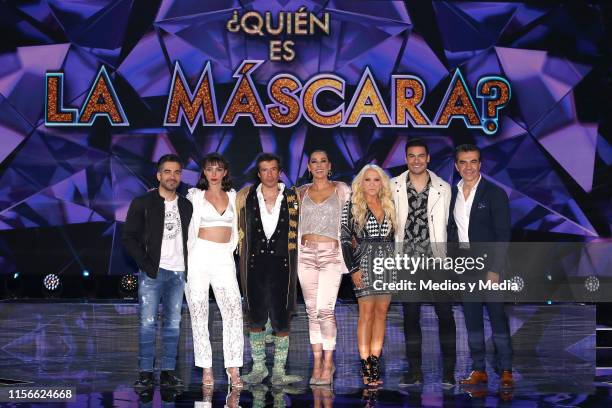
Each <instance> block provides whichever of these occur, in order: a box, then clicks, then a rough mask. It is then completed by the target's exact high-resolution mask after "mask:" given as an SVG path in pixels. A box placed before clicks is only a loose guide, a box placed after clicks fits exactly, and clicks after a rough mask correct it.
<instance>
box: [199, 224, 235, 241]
mask: <svg viewBox="0 0 612 408" xmlns="http://www.w3.org/2000/svg"><path fill="white" fill-rule="evenodd" d="M198 238H200V239H204V240H206V241H212V242H216V243H219V244H226V243H228V242H230V239H231V238H232V229H231V228H230V227H206V228H200V230H199V231H198Z"/></svg>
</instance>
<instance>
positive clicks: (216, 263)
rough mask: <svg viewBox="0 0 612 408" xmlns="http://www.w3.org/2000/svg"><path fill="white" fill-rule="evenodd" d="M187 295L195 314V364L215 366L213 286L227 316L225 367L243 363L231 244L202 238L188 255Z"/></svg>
mask: <svg viewBox="0 0 612 408" xmlns="http://www.w3.org/2000/svg"><path fill="white" fill-rule="evenodd" d="M188 268H189V274H188V276H187V284H186V285H185V295H186V297H187V304H188V305H189V314H190V315H191V329H192V331H193V352H194V355H195V365H196V366H198V367H203V368H210V367H212V349H211V347H210V334H209V332H208V314H209V313H208V311H209V290H210V289H209V288H210V286H212V288H213V292H214V294H215V299H216V301H217V306H219V310H220V311H221V319H222V320H223V360H224V363H225V367H242V353H243V349H244V334H243V323H242V305H241V302H240V290H239V289H238V281H237V279H236V265H235V263H234V256H233V254H232V251H231V247H230V244H229V243H227V244H220V243H216V242H212V241H205V240H203V239H198V240H197V242H196V244H195V247H194V249H193V250H192V251H191V252H190V253H189V257H188Z"/></svg>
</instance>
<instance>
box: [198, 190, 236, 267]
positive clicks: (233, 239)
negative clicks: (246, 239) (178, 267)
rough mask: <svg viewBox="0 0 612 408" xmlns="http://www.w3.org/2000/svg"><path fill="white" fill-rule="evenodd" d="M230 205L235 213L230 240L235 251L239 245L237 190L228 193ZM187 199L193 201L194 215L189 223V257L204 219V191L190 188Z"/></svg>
mask: <svg viewBox="0 0 612 408" xmlns="http://www.w3.org/2000/svg"><path fill="white" fill-rule="evenodd" d="M227 195H228V198H229V203H228V204H227V205H231V206H232V210H233V212H234V222H233V225H232V236H231V238H230V243H231V249H232V251H234V250H235V249H236V245H237V244H238V213H237V212H236V190H234V189H231V190H230V191H228V192H227ZM187 199H188V200H189V201H191V204H192V205H193V214H192V215H191V221H190V222H189V233H188V235H187V256H189V253H190V252H192V251H193V248H194V247H195V244H196V242H197V239H198V232H199V229H200V218H201V217H202V209H203V208H204V190H200V189H199V188H195V187H194V188H190V189H189V192H188V193H187Z"/></svg>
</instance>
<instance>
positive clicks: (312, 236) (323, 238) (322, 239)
mask: <svg viewBox="0 0 612 408" xmlns="http://www.w3.org/2000/svg"><path fill="white" fill-rule="evenodd" d="M306 241H310V242H335V241H338V240H337V239H333V238H330V237H326V236H323V235H317V234H306V235H302V244H304V242H306Z"/></svg>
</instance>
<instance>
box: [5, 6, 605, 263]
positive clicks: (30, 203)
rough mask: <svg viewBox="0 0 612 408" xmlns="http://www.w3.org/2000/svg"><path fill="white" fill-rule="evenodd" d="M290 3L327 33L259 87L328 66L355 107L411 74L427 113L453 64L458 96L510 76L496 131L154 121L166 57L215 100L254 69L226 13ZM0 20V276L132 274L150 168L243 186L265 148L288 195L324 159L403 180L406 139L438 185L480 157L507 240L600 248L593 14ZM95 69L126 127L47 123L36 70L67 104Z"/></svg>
mask: <svg viewBox="0 0 612 408" xmlns="http://www.w3.org/2000/svg"><path fill="white" fill-rule="evenodd" d="M300 6H306V7H307V8H308V10H310V11H313V12H319V11H321V10H325V11H327V12H329V13H330V17H331V35H330V36H328V37H323V38H322V39H319V38H316V39H312V38H311V39H299V40H297V41H296V47H295V48H296V50H297V58H296V60H295V61H293V62H292V63H289V64H280V63H272V62H269V61H266V62H265V63H264V64H263V65H262V66H261V67H260V68H259V69H258V70H257V71H256V74H255V79H256V83H257V85H258V86H260V87H261V88H260V91H261V90H263V89H265V84H266V81H267V79H268V78H270V77H271V76H272V75H273V74H275V73H278V72H290V73H293V74H294V75H296V76H297V77H299V78H300V79H302V80H305V79H307V78H309V77H310V76H312V75H314V74H316V73H318V72H324V71H327V72H334V73H336V74H338V75H340V76H342V77H344V78H345V79H346V81H347V94H348V95H352V93H353V91H354V87H355V85H356V83H357V81H358V79H359V76H360V74H361V72H362V71H363V69H364V68H365V66H366V65H367V66H369V67H370V68H371V70H372V72H373V74H374V75H375V77H376V79H377V81H378V85H379V87H380V89H381V92H382V93H383V97H384V98H385V100H387V101H388V98H389V95H390V90H389V88H388V86H389V82H390V77H391V74H393V73H410V74H414V75H417V76H419V77H421V78H423V80H424V82H425V84H426V86H427V89H428V95H429V103H430V104H435V103H436V101H439V100H440V99H441V97H442V95H443V94H444V92H445V90H446V86H447V85H448V82H449V81H450V76H451V74H452V72H453V71H454V69H455V68H456V67H460V68H461V70H462V72H463V73H464V76H465V78H466V81H467V83H468V85H469V86H470V89H472V90H473V89H474V87H475V85H476V82H477V81H478V78H480V77H481V76H483V75H495V74H498V75H502V76H504V77H506V78H507V79H508V80H509V81H510V83H511V85H512V94H513V97H512V100H511V101H510V104H509V105H508V106H507V107H506V108H505V109H504V110H503V111H502V112H501V119H500V131H499V132H498V133H497V134H496V135H495V136H485V135H484V134H482V132H478V131H474V130H467V129H465V127H464V126H462V125H461V124H457V123H454V124H453V125H452V126H451V127H450V128H449V129H429V130H427V129H418V130H417V129H412V128H407V129H376V128H375V127H374V126H373V125H372V123H371V121H370V120H363V121H362V123H361V126H360V127H359V128H357V129H320V128H315V127H312V126H310V125H308V124H307V123H306V122H305V120H301V121H300V122H299V123H298V124H297V125H296V126H294V127H292V128H288V129H280V128H254V127H253V126H251V125H250V122H248V121H243V120H241V121H239V122H238V123H237V125H236V126H235V127H233V128H203V127H201V126H198V127H196V130H195V132H194V133H193V134H191V133H190V132H189V131H188V129H187V126H183V127H180V128H168V129H164V128H163V127H162V126H161V123H162V122H163V112H164V108H165V102H166V99H167V94H168V89H169V85H170V84H169V82H170V78H171V75H172V70H173V65H174V61H176V60H180V61H181V63H182V66H183V69H184V71H185V73H186V75H187V76H188V79H189V80H191V81H195V80H197V77H198V76H199V74H200V72H201V69H202V68H203V67H204V64H205V61H208V60H210V61H212V68H213V75H214V79H215V84H216V94H217V98H218V100H220V101H225V100H227V97H228V96H229V93H230V92H231V90H232V87H233V85H234V80H233V78H232V73H233V70H234V69H235V68H236V67H237V66H238V65H239V63H240V62H241V61H242V60H243V59H246V58H251V59H264V60H267V55H268V48H267V42H268V40H266V39H261V40H260V39H253V38H252V37H245V36H243V35H236V34H231V33H228V32H227V30H226V28H225V24H226V22H227V20H228V18H229V17H230V16H231V13H232V11H233V10H234V9H239V10H241V14H242V12H244V10H250V9H255V10H258V11H262V12H263V11H267V10H270V11H280V10H290V11H295V10H297V9H298V8H299V7H300ZM0 21H2V28H1V29H0V30H2V33H3V34H4V35H2V37H1V38H2V40H1V41H0V47H1V48H0V135H1V137H2V143H1V145H0V161H1V165H0V271H1V272H2V273H5V274H6V273H14V272H17V271H19V272H23V273H25V274H29V273H49V272H56V273H58V272H59V273H62V274H70V273H75V272H80V271H81V270H83V269H87V270H89V271H91V272H92V273H94V274H96V275H101V274H123V273H127V272H130V271H131V270H132V268H133V265H132V264H131V262H130V261H129V260H127V259H126V257H125V255H124V254H123V252H122V250H121V248H120V245H119V239H118V237H119V235H120V233H121V226H122V223H123V221H124V219H125V215H126V212H127V207H128V205H129V202H130V201H131V199H132V198H134V197H135V196H137V195H139V194H142V193H143V192H144V191H146V190H147V189H148V188H150V187H152V186H154V185H155V184H156V183H155V182H156V180H155V174H154V173H155V165H154V164H155V162H156V160H157V159H158V158H159V156H161V155H162V154H165V153H177V154H178V155H179V156H181V157H182V159H183V160H184V161H185V163H187V167H186V171H185V173H184V181H185V182H186V184H193V183H195V181H196V178H197V174H198V162H199V159H200V157H201V156H202V155H203V154H205V153H207V152H210V151H213V150H217V151H220V152H222V153H223V154H225V155H226V156H227V157H228V158H229V159H230V161H231V163H232V172H233V174H234V176H235V181H236V186H237V187H240V186H241V185H243V184H244V183H245V182H247V181H248V175H247V173H248V172H249V170H250V169H252V166H253V159H254V157H255V155H256V154H257V153H259V152H261V151H274V152H276V153H278V154H280V155H281V156H282V157H283V158H284V159H285V173H284V175H283V178H284V181H285V182H286V183H288V184H296V183H300V182H301V180H300V178H301V177H302V176H303V175H304V171H305V161H306V153H307V152H309V151H310V150H312V149H314V148H324V149H326V150H327V151H328V152H329V153H330V155H331V158H332V161H333V165H334V173H335V177H336V178H338V179H342V180H345V181H350V179H351V177H352V176H353V175H354V174H355V173H356V172H357V171H358V170H359V169H360V167H361V166H363V165H364V164H365V163H368V162H376V163H378V164H380V165H382V166H383V167H384V168H386V169H387V170H388V171H389V172H390V173H391V174H393V175H395V174H398V173H399V172H401V171H403V169H404V167H403V165H404V143H405V141H406V140H407V139H408V138H409V137H414V136H419V137H423V138H426V139H427V141H428V142H429V143H430V145H431V153H432V163H431V168H432V170H434V171H436V172H437V173H438V174H439V175H440V176H442V177H443V178H445V179H446V180H448V181H452V180H453V177H456V175H454V174H453V160H452V151H453V147H454V146H455V145H457V144H459V143H465V142H474V143H476V144H478V145H479V146H480V147H481V148H482V149H483V159H484V160H483V173H484V175H485V177H487V178H488V179H490V180H492V181H494V182H495V183H497V184H498V185H500V186H502V187H503V188H504V189H505V190H506V192H507V193H508V195H509V196H510V200H511V208H512V222H513V226H514V236H515V239H533V240H535V239H537V240H566V239H579V240H591V239H601V238H602V237H609V236H610V229H611V228H610V227H611V218H612V217H611V215H612V206H610V191H612V190H611V183H612V182H611V179H612V178H611V177H610V176H612V172H611V164H612V146H611V141H612V140H611V137H610V133H609V132H608V131H607V130H608V129H609V122H608V119H607V117H606V113H607V112H605V107H606V105H605V104H606V103H607V102H609V93H608V89H607V88H608V86H609V84H608V83H607V81H608V79H607V78H608V75H609V66H608V65H607V61H608V60H609V58H610V55H609V49H608V47H607V46H606V41H605V38H606V35H605V32H606V31H607V30H608V29H609V27H606V25H605V21H606V18H605V10H601V9H600V7H599V6H597V5H579V3H578V2H567V4H557V3H545V4H543V5H531V4H523V3H518V2H512V3H487V2H442V1H434V2H431V3H429V2H405V3H404V2H401V1H384V2H381V1H367V0H365V1H349V0H329V1H328V0H325V1H324V0H321V1H306V0H300V1H293V0H278V1H273V0H270V1H248V0H245V1H237V0H236V1H232V0H227V1H220V0H207V1H176V0H175V1H172V0H163V1H159V0H158V1H147V2H133V1H130V0H114V1H111V0H97V1H94V2H77V1H62V2H60V1H51V0H39V1H23V2H3V3H1V4H0ZM101 64H104V65H105V66H106V67H107V69H108V72H109V74H110V75H111V78H112V80H113V83H114V84H115V87H116V89H117V92H118V94H119V98H120V100H121V101H122V104H123V107H124V109H125V111H126V114H127V116H128V118H129V121H130V124H131V126H130V127H128V128H111V127H109V126H108V125H107V124H106V123H105V120H98V121H97V122H96V123H95V125H94V126H92V127H90V128H78V129H75V128H48V127H45V126H44V120H43V119H44V112H43V109H44V98H45V86H44V78H45V72H46V71H57V70H60V71H63V72H65V73H66V76H65V100H66V104H67V105H69V106H80V105H81V103H82V102H83V99H84V98H85V96H86V94H87V91H88V87H89V86H90V83H91V81H92V80H93V78H94V77H95V74H96V72H97V70H98V68H99V66H100V65H101ZM260 93H262V92H260ZM223 103H224V102H223ZM222 105H223V104H222ZM424 106H425V109H426V110H427V111H428V112H431V111H432V110H435V109H432V106H428V102H426V104H425V105H424ZM428 108H429V110H428ZM434 108H435V106H434ZM454 122H457V121H454ZM455 181H456V180H455Z"/></svg>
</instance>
